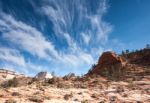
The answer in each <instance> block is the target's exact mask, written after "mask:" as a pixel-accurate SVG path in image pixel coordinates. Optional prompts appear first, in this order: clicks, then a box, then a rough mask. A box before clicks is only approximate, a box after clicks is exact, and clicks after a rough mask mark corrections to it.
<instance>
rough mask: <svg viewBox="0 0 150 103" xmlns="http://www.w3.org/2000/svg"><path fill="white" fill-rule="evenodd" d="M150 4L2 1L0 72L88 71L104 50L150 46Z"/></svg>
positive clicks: (136, 0) (134, 0) (143, 0)
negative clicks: (9, 70) (0, 69)
mask: <svg viewBox="0 0 150 103" xmlns="http://www.w3.org/2000/svg"><path fill="white" fill-rule="evenodd" d="M149 5H150V1H149V0H0V68H8V69H11V70H16V71H18V72H20V73H25V74H27V75H32V76H33V75H35V74H36V73H37V72H39V71H49V72H52V71H54V72H55V74H57V75H65V74H67V73H70V72H74V73H76V74H78V75H81V74H84V73H86V72H87V71H88V70H89V68H90V67H91V65H92V64H94V63H96V62H97V60H98V58H99V56H100V54H101V53H102V52H103V51H107V50H113V51H115V52H117V53H120V52H121V51H122V50H125V49H129V50H134V49H139V48H143V47H144V46H145V45H146V44H147V43H150V12H149V11H150V6H149Z"/></svg>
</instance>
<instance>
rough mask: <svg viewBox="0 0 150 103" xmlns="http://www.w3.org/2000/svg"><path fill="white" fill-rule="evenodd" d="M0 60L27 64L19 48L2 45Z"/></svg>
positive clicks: (21, 64) (20, 64)
mask: <svg viewBox="0 0 150 103" xmlns="http://www.w3.org/2000/svg"><path fill="white" fill-rule="evenodd" d="M0 60H5V61H7V62H11V63H13V64H17V65H19V66H25V61H24V58H23V57H22V56H21V55H20V53H19V51H18V50H15V49H10V48H6V47H0Z"/></svg>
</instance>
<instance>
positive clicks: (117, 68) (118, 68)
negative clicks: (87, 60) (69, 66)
mask: <svg viewBox="0 0 150 103" xmlns="http://www.w3.org/2000/svg"><path fill="white" fill-rule="evenodd" d="M125 64H126V62H125V61H123V59H122V58H121V57H120V56H118V55H116V54H115V53H114V52H111V51H107V52H104V53H103V54H102V55H101V57H100V58H99V61H98V64H97V65H96V66H95V67H94V68H92V69H91V71H89V73H88V75H92V74H98V75H102V76H114V75H115V76H119V75H121V74H122V72H123V69H124V66H125Z"/></svg>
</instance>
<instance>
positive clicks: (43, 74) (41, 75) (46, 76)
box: [35, 72, 53, 79]
mask: <svg viewBox="0 0 150 103" xmlns="http://www.w3.org/2000/svg"><path fill="white" fill-rule="evenodd" d="M52 77H53V76H52V75H51V74H50V73H48V72H39V73H38V74H37V75H36V76H35V78H38V79H51V78H52Z"/></svg>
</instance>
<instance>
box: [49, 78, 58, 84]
mask: <svg viewBox="0 0 150 103" xmlns="http://www.w3.org/2000/svg"><path fill="white" fill-rule="evenodd" d="M58 81H59V79H58V78H57V77H53V78H51V79H49V80H48V83H49V84H56V83H57V82H58Z"/></svg>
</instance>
